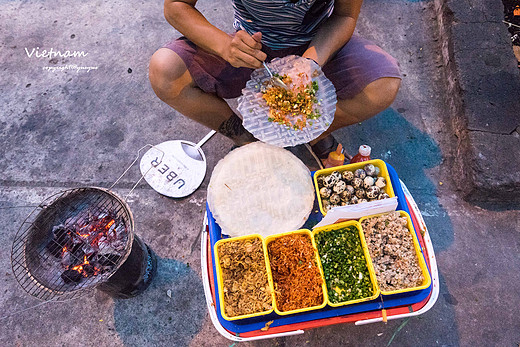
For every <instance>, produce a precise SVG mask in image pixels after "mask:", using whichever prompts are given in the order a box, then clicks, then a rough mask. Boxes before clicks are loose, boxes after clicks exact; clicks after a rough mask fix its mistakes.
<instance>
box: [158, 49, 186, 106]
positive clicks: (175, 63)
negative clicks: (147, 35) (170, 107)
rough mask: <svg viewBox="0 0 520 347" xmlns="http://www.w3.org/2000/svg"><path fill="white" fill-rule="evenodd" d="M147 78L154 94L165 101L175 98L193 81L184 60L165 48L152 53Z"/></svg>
mask: <svg viewBox="0 0 520 347" xmlns="http://www.w3.org/2000/svg"><path fill="white" fill-rule="evenodd" d="M149 78H150V83H151V84H152V88H153V90H154V92H155V94H157V96H158V97H159V98H160V99H161V100H163V101H165V102H169V101H170V102H171V101H172V100H174V99H176V98H177V97H178V96H179V94H180V93H181V92H182V90H183V89H184V88H186V87H187V86H189V85H190V84H191V83H192V82H193V80H192V78H191V76H190V74H189V72H188V69H187V68H186V65H185V64H184V61H183V60H182V59H181V58H180V57H179V56H178V55H177V53H175V52H173V51H172V50H170V49H167V48H160V49H159V50H157V51H156V52H155V53H154V54H153V55H152V58H151V59H150V66H149Z"/></svg>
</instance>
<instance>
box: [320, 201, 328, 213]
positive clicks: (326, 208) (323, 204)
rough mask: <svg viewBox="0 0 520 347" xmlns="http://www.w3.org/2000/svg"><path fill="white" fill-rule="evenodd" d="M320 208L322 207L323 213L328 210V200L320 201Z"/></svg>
mask: <svg viewBox="0 0 520 347" xmlns="http://www.w3.org/2000/svg"><path fill="white" fill-rule="evenodd" d="M321 206H323V209H324V210H325V211H328V210H330V202H329V200H322V202H321Z"/></svg>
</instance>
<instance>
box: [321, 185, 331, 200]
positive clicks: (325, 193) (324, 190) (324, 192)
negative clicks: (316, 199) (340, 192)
mask: <svg viewBox="0 0 520 347" xmlns="http://www.w3.org/2000/svg"><path fill="white" fill-rule="evenodd" d="M330 194H332V190H331V189H330V188H327V187H323V188H321V189H320V196H321V197H322V198H324V199H326V198H328V197H329V196H330Z"/></svg>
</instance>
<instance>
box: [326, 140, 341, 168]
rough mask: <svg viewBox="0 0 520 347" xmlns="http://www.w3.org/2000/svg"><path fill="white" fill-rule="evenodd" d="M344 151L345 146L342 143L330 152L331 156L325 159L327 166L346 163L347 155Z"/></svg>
mask: <svg viewBox="0 0 520 347" xmlns="http://www.w3.org/2000/svg"><path fill="white" fill-rule="evenodd" d="M342 152H343V146H342V145H341V143H340V144H339V145H338V147H337V148H336V150H335V151H334V152H330V153H329V157H328V158H327V159H326V160H325V168H329V167H334V166H341V165H343V164H345V155H344V154H343V153H342Z"/></svg>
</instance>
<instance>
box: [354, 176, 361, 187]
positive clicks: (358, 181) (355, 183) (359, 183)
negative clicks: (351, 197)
mask: <svg viewBox="0 0 520 347" xmlns="http://www.w3.org/2000/svg"><path fill="white" fill-rule="evenodd" d="M362 185H363V180H362V179H361V178H359V177H355V178H354V179H353V180H352V187H354V189H358V188H360V187H361V186H362Z"/></svg>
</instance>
